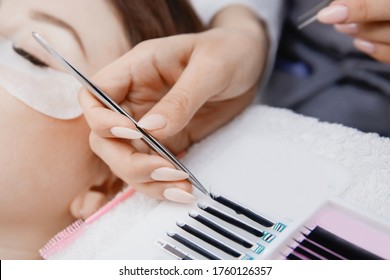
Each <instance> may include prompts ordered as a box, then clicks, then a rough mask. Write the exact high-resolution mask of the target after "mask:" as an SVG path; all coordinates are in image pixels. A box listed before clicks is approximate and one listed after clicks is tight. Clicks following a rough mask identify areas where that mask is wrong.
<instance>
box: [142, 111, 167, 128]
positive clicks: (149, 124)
mask: <svg viewBox="0 0 390 280" xmlns="http://www.w3.org/2000/svg"><path fill="white" fill-rule="evenodd" d="M166 125H167V119H166V118H164V117H163V116H161V115H157V114H155V115H150V116H147V117H145V118H143V119H141V120H140V121H139V122H138V126H140V127H141V128H144V129H146V130H156V129H160V128H163V127H164V126H166Z"/></svg>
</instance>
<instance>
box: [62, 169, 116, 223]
mask: <svg viewBox="0 0 390 280" xmlns="http://www.w3.org/2000/svg"><path fill="white" fill-rule="evenodd" d="M122 187H123V182H122V181H121V180H120V179H118V178H117V177H115V176H114V175H112V177H111V178H110V179H109V180H107V181H106V182H104V183H103V184H102V185H100V186H93V187H91V188H89V189H88V190H86V191H84V192H82V193H80V194H79V195H78V196H76V197H75V198H74V199H73V201H72V202H71V204H70V212H71V214H72V216H73V217H74V218H75V219H83V220H85V219H86V218H88V217H89V216H91V215H92V214H93V213H95V212H96V211H97V210H99V208H101V207H102V206H104V205H105V204H106V203H107V202H108V201H109V200H110V199H111V198H112V197H113V196H115V194H116V193H118V191H120V190H121V189H122Z"/></svg>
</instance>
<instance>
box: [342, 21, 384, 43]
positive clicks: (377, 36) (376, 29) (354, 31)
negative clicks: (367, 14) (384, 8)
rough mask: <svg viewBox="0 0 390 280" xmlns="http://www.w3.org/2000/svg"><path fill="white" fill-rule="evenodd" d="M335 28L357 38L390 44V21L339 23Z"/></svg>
mask: <svg viewBox="0 0 390 280" xmlns="http://www.w3.org/2000/svg"><path fill="white" fill-rule="evenodd" d="M335 28H336V30H337V31H339V32H342V33H346V34H349V35H352V36H354V37H356V38H360V39H364V40H367V41H374V42H378V43H384V44H386V43H387V44H390V22H373V23H366V24H355V23H349V24H339V25H336V26H335Z"/></svg>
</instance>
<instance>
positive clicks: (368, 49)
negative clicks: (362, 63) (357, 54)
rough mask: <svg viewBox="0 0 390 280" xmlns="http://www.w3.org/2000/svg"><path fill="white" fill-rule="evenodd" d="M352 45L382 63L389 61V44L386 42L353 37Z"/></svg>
mask: <svg viewBox="0 0 390 280" xmlns="http://www.w3.org/2000/svg"><path fill="white" fill-rule="evenodd" d="M354 45H355V47H356V48H357V49H359V50H360V51H362V52H364V53H366V54H368V55H369V56H371V57H373V58H374V59H376V60H379V61H382V62H384V63H390V46H389V45H388V44H382V43H376V42H370V41H366V40H362V39H355V41H354Z"/></svg>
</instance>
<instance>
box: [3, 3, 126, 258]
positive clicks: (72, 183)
mask: <svg viewBox="0 0 390 280" xmlns="http://www.w3.org/2000/svg"><path fill="white" fill-rule="evenodd" d="M58 7H61V8H60V9H59V8H58ZM85 10H88V13H85V12H84V11H85ZM42 13H45V14H46V15H49V16H51V17H55V18H59V19H61V20H63V21H64V22H66V23H67V24H69V25H71V26H72V27H73V28H74V32H75V33H76V34H78V36H79V37H80V38H81V44H82V46H81V45H80V44H79V42H77V40H76V39H75V36H74V35H72V32H70V31H69V30H68V29H66V28H64V27H60V26H58V25H57V24H54V23H53V22H52V21H47V20H45V19H46V18H47V16H45V17H44V16H42ZM37 14H39V15H40V16H37ZM96 18H104V19H105V21H104V25H101V26H99V28H91V26H94V25H95V24H98V23H97V22H96ZM117 18H118V17H117V16H116V14H115V12H114V10H113V9H112V7H111V6H109V4H108V2H106V1H96V0H83V1H76V0H69V1H59V0H50V1H48V0H34V1H30V0H3V1H1V2H0V36H3V37H6V38H8V39H9V40H12V41H13V42H14V44H15V46H17V47H19V48H23V49H24V50H25V51H27V52H29V53H31V54H32V55H34V56H36V57H37V58H39V59H40V60H42V61H43V62H45V63H46V64H48V65H49V66H51V67H53V68H57V64H56V63H55V62H54V61H52V60H51V58H50V57H49V56H48V55H47V54H46V53H45V51H44V50H43V49H41V48H40V47H39V46H38V44H37V43H36V42H35V41H34V40H33V39H32V37H31V32H32V31H36V32H38V33H40V34H41V35H42V36H44V37H45V38H46V39H47V40H48V41H49V42H50V43H52V44H53V45H54V46H56V47H58V49H59V51H60V52H62V53H63V55H64V56H65V57H67V58H68V59H69V60H70V61H73V62H76V63H75V64H76V65H77V66H78V67H79V68H80V69H82V71H83V72H85V73H86V74H88V75H92V74H94V73H95V72H97V71H98V69H101V68H102V67H103V66H104V65H106V64H108V63H109V62H111V61H113V60H115V59H117V58H118V57H120V56H121V55H122V54H123V53H125V51H127V50H128V49H129V48H130V46H129V44H128V43H127V40H126V36H125V33H124V32H123V29H122V26H121V24H120V22H119V21H118V19H117ZM112 30H118V32H112ZM102 37H104V38H106V39H105V40H101V38H102ZM83 49H84V51H83ZM105 50H107V51H105ZM0 98H1V102H0V107H1V108H0V110H1V112H2V118H1V119H0V131H1V137H0V153H1V154H2V157H1V158H0V167H1V170H2V171H1V176H0V192H1V196H0V258H1V259H30V258H31V259H33V258H39V256H38V253H37V251H38V249H39V248H40V247H42V246H43V245H44V244H45V243H46V242H47V241H48V239H50V238H51V237H52V236H53V235H54V234H56V233H57V232H58V231H60V230H62V229H63V228H64V227H66V226H67V225H69V224H70V223H72V222H73V221H74V220H75V218H85V216H88V214H91V213H92V212H93V211H94V210H96V208H97V207H99V206H100V205H101V204H102V203H104V196H102V195H99V194H98V192H96V191H94V190H95V189H97V190H102V193H103V189H105V188H106V187H108V181H109V180H113V175H112V173H111V172H110V170H109V169H108V167H107V166H106V165H105V164H104V163H103V162H102V161H101V160H100V159H99V158H98V157H97V156H96V155H94V153H93V152H92V151H91V149H90V146H89V142H88V138H89V133H90V130H89V128H88V126H87V124H86V122H85V119H84V118H83V117H80V118H78V119H75V120H71V121H60V120H55V119H51V118H49V117H47V116H45V115H42V114H41V113H39V112H36V111H34V110H33V109H31V108H30V107H27V106H26V105H25V104H23V103H21V102H20V101H19V100H17V99H15V98H14V97H12V96H11V95H10V94H9V93H8V92H6V91H5V90H4V89H3V88H1V87H0ZM92 188H94V189H93V190H92ZM99 193H100V191H99ZM82 210H84V213H82Z"/></svg>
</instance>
